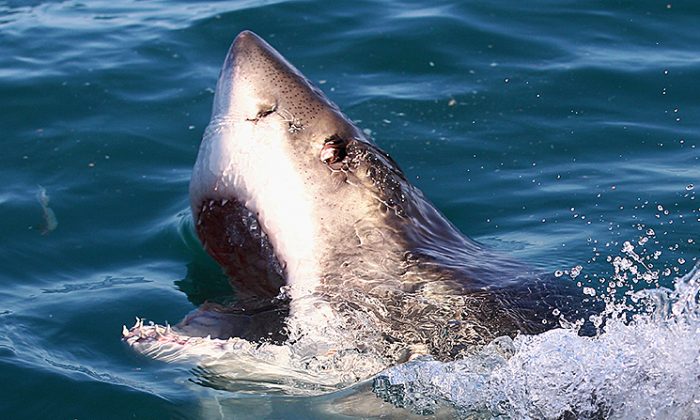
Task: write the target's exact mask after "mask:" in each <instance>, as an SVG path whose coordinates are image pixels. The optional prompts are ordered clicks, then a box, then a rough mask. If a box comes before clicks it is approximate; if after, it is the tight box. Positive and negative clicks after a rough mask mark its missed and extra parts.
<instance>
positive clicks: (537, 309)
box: [123, 31, 591, 366]
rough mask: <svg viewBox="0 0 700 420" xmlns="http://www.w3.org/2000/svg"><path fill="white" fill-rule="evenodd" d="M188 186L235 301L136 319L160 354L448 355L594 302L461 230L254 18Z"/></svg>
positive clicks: (236, 44) (399, 358)
mask: <svg viewBox="0 0 700 420" xmlns="http://www.w3.org/2000/svg"><path fill="white" fill-rule="evenodd" d="M189 197H190V205H191V210H192V221H193V226H194V228H195V230H196V234H197V236H198V238H199V239H200V241H201V244H202V246H203V248H204V249H205V250H206V251H207V253H208V254H209V255H211V257H212V258H213V259H214V260H215V261H216V262H217V263H218V264H219V265H221V267H222V269H223V271H224V272H225V273H226V275H227V277H228V279H229V282H230V284H231V287H232V289H233V290H235V292H236V294H237V300H236V302H233V303H230V304H218V303H213V302H207V303H205V304H203V305H202V306H201V307H199V308H198V309H196V310H194V311H193V312H192V313H190V314H189V315H187V316H186V317H185V318H184V319H183V320H182V321H181V322H180V323H179V324H177V325H174V326H172V327H171V326H159V325H155V324H146V323H144V322H143V321H141V320H137V323H136V325H135V326H134V327H133V328H131V329H127V328H126V327H125V328H124V331H123V335H124V340H125V341H126V342H127V343H129V344H130V345H131V346H132V347H134V348H135V349H136V350H138V351H140V352H142V353H145V354H149V355H151V356H153V357H156V358H163V359H167V360H172V359H176V358H177V357H176V356H174V355H175V354H177V355H182V354H187V353H188V352H190V353H192V352H193V351H192V350H191V349H194V348H198V349H200V350H197V351H206V352H209V353H216V352H217V351H222V349H223V348H225V347H226V344H225V343H231V342H232V341H235V340H246V341H248V342H257V343H272V344H275V345H282V344H285V343H286V344H295V343H296V344H298V343H306V345H305V347H304V348H305V349H307V350H306V351H309V352H312V353H314V354H317V355H332V354H336V353H338V352H340V351H348V350H349V349H351V350H352V351H353V352H355V353H357V354H373V355H377V357H379V358H381V360H383V365H384V366H388V365H391V364H392V363H400V362H403V361H406V360H410V359H411V358H413V357H416V356H420V355H430V356H432V357H435V358H437V359H440V360H449V359H454V358H456V357H459V355H460V354H465V352H469V351H470V349H473V348H474V347H475V346H479V345H484V344H486V343H489V342H490V341H492V340H494V339H495V338H497V337H501V336H511V337H512V336H515V335H517V334H538V333H542V332H544V331H547V330H549V329H552V328H556V327H558V326H560V324H561V322H562V320H564V319H566V320H569V321H571V320H578V319H582V320H584V321H585V320H586V319H587V317H588V316H589V315H590V311H589V310H588V308H590V307H591V304H589V303H588V297H587V296H583V294H582V293H581V291H580V290H579V289H578V288H577V287H576V286H575V285H573V284H572V282H570V281H565V280H564V279H562V278H556V277H555V276H552V275H549V274H544V273H539V272H537V271H536V270H533V269H532V268H530V267H528V266H527V265H526V264H524V263H522V262H519V261H515V260H514V259H512V258H510V257H509V256H507V255H504V253H502V252H499V251H497V250H493V249H490V248H489V247H486V246H484V245H482V244H480V243H478V242H476V241H473V240H471V239H469V238H468V237H467V236H466V235H464V234H463V233H462V232H460V230H459V229H458V228H457V227H455V225H453V224H452V223H451V222H450V221H449V220H448V219H447V218H446V217H445V216H444V215H443V214H442V213H441V212H440V211H439V210H438V209H437V208H436V207H435V206H434V205H433V204H432V203H431V202H430V201H429V200H428V199H427V198H426V196H425V195H424V194H423V193H422V192H421V191H420V190H419V189H418V188H417V187H415V186H414V185H412V184H411V183H410V182H409V180H408V179H407V177H406V175H405V174H404V173H403V172H402V170H401V169H400V168H399V165H398V164H397V163H396V162H395V161H394V160H393V159H392V158H391V157H390V156H389V154H387V153H386V152H385V151H383V150H382V149H381V148H380V147H379V146H378V145H377V144H375V142H374V141H373V140H372V139H370V138H369V137H368V135H366V134H365V133H364V132H363V131H362V130H361V129H360V128H358V127H357V126H356V125H355V124H354V123H353V121H352V120H351V119H349V118H348V117H347V116H345V115H344V114H343V112H342V111H341V110H340V109H339V107H338V106H337V105H336V104H334V103H333V102H332V101H331V100H330V99H329V98H328V97H327V96H326V95H325V94H324V93H323V92H322V91H321V90H320V89H319V88H318V87H316V86H315V85H314V84H313V83H312V82H311V81H309V79H307V78H306V77H305V76H304V75H303V74H302V73H301V72H300V71H299V70H298V69H297V68H296V67H294V66H293V65H292V64H291V63H290V62H289V61H287V60H286V59H285V58H284V57H283V56H282V55H281V54H280V53H279V52H278V51H276V50H275V49H274V48H273V47H272V46H271V45H270V44H268V43H267V42H266V41H264V40H263V39H262V38H261V37H259V36H258V35H256V34H255V33H253V32H251V31H243V32H241V33H240V34H238V35H237V36H236V38H235V40H234V41H233V43H232V44H231V47H230V49H229V50H228V53H227V55H226V58H225V61H224V64H223V67H222V69H221V72H220V75H219V78H218V83H217V87H216V91H215V95H214V100H213V109H212V116H211V120H210V122H209V125H208V126H207V128H206V130H205V132H204V135H203V139H202V142H201V145H200V148H199V152H198V156H197V160H196V163H195V165H194V169H193V171H192V177H191V182H190V186H189ZM212 343H215V344H216V345H211V344H212ZM195 344H196V345H195ZM202 348H206V350H201V349H202ZM178 357H179V356H178Z"/></svg>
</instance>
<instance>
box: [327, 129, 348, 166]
mask: <svg viewBox="0 0 700 420" xmlns="http://www.w3.org/2000/svg"><path fill="white" fill-rule="evenodd" d="M347 143H348V142H347V141H346V140H344V139H343V138H341V137H340V136H338V135H337V134H334V135H332V136H330V137H328V138H327V139H326V141H325V142H324V143H323V147H322V148H321V161H322V162H324V163H326V164H327V165H333V164H334V163H337V162H340V161H342V160H343V159H345V156H346V155H347V151H346V150H345V146H347ZM331 167H333V166H331Z"/></svg>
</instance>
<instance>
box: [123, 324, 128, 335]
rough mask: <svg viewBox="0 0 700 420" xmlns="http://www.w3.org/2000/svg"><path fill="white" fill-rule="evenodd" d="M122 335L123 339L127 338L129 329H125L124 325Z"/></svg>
mask: <svg viewBox="0 0 700 420" xmlns="http://www.w3.org/2000/svg"><path fill="white" fill-rule="evenodd" d="M122 335H123V336H124V337H128V336H129V329H128V328H126V325H122Z"/></svg>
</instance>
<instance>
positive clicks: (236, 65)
mask: <svg viewBox="0 0 700 420" xmlns="http://www.w3.org/2000/svg"><path fill="white" fill-rule="evenodd" d="M190 198H191V205H192V211H193V215H194V218H195V220H197V226H198V232H199V236H200V239H202V241H203V242H204V243H205V247H206V248H207V249H208V250H209V252H210V253H212V254H213V255H214V256H215V258H217V260H219V262H220V263H222V264H223V265H224V266H225V267H226V266H227V265H232V264H231V262H230V261H223V260H226V259H227V258H228V259H229V260H231V258H230V255H232V254H239V256H238V257H237V258H236V262H237V263H238V265H243V263H245V265H246V266H247V267H248V268H246V269H247V270H250V267H251V266H260V267H263V269H264V270H267V271H266V272H265V273H264V275H262V276H261V275H260V273H249V274H248V278H246V279H242V280H241V281H239V282H238V283H239V285H241V286H242V287H243V288H244V289H245V288H248V289H255V290H256V292H258V293H259V292H260V291H261V289H266V290H268V291H269V292H270V293H272V292H273V290H274V289H275V288H278V287H279V285H280V284H287V285H289V286H290V288H291V290H292V297H294V295H295V294H296V295H303V294H305V293H308V292H313V290H314V289H315V287H316V286H317V285H318V284H319V282H321V281H323V279H324V278H327V277H328V274H329V273H330V272H338V271H341V270H344V269H346V268H347V267H348V265H350V264H355V263H359V261H358V258H360V257H358V256H357V254H358V253H359V250H360V249H361V250H362V253H363V258H364V259H365V260H366V259H370V260H371V259H372V258H371V254H372V252H371V251H372V247H381V250H377V252H381V254H382V258H388V257H387V255H391V253H392V252H398V253H400V252H403V251H405V250H406V248H407V247H406V242H407V241H409V239H410V238H409V237H410V236H411V235H412V233H411V232H410V231H411V230H415V225H416V224H413V223H411V221H409V220H407V213H408V212H409V211H410V210H415V209H416V208H420V207H423V208H429V209H430V210H432V207H430V206H420V205H417V203H418V204H420V203H419V202H421V201H422V195H421V194H420V193H419V192H418V191H417V190H415V188H414V187H412V186H411V185H410V184H409V183H408V182H406V180H405V178H404V175H403V174H402V172H401V171H400V169H399V168H398V166H397V165H396V164H395V163H394V161H393V160H392V159H391V158H389V157H388V155H386V154H385V153H384V152H382V151H381V150H379V149H378V148H377V147H376V146H375V145H374V144H373V143H372V142H371V141H370V140H369V139H368V138H367V137H366V136H365V135H364V134H363V132H362V131H361V130H360V129H358V128H357V127H356V126H355V125H354V124H353V123H352V122H351V121H350V120H349V119H348V118H347V117H346V116H345V115H343V113H342V112H341V111H340V110H339V109H338V107H337V106H336V105H335V104H334V103H333V102H331V101H330V100H329V99H328V98H327V97H326V96H325V95H324V94H323V93H322V92H321V91H320V90H319V89H318V88H316V87H315V86H314V85H313V84H312V83H311V82H310V81H309V80H308V79H306V78H305V77H304V76H303V75H302V74H301V73H300V72H299V71H298V70H297V69H296V68H295V67H294V66H293V65H292V64H290V63H289V62H288V61H287V60H285V59H284V58H283V57H282V56H281V55H280V54H279V53H278V52H277V51H275V49H274V48H272V47H271V46H270V45H269V44H268V43H266V42H265V41H264V40H263V39H261V38H260V37H258V36H257V35H255V34H254V33H252V32H249V31H244V32H241V33H240V34H239V35H238V36H237V37H236V39H235V41H234V42H233V44H232V45H231V48H230V49H229V51H228V54H227V56H226V60H225V63H224V66H223V69H222V71H221V74H220V76H219V81H218V84H217V88H216V94H215V98H214V107H213V111H212V118H211V122H210V124H209V126H208V128H207V130H206V132H205V134H204V138H203V140H202V143H201V146H200V150H199V155H198V158H197V162H196V164H195V167H194V172H193V175H192V180H191V184H190ZM222 206H229V207H235V208H229V209H227V210H222ZM221 212H224V213H226V214H228V215H230V214H231V213H235V214H236V216H234V218H235V219H237V220H239V219H240V220H247V221H245V222H241V223H238V222H236V221H232V220H230V217H229V221H228V222H227V223H226V224H225V225H221V226H218V225H217V224H216V222H215V220H221V219H222V217H220V215H219V213H221ZM412 213H414V214H413V215H412V216H413V217H416V216H420V215H416V214H415V213H421V211H418V212H415V211H413V212H412ZM212 214H216V216H215V217H214V216H211V215H212ZM434 219H435V220H440V221H442V220H443V219H442V218H440V217H437V218H434ZM237 224H239V225H240V228H234V229H233V230H234V231H235V232H234V234H231V233H226V231H227V230H228V231H231V230H232V226H235V225H237ZM251 226H252V229H251ZM251 232H253V233H252V234H251ZM256 232H257V233H256ZM414 233H415V232H413V234H414ZM221 235H224V236H226V237H222V236H221ZM251 235H252V236H255V237H254V238H253V237H251ZM256 235H257V236H256ZM413 236H415V235H413ZM251 242H252V243H254V246H247V247H246V246H245V245H244V246H241V244H242V243H251ZM234 248H235V249H234ZM246 248H247V249H246ZM251 248H254V249H251ZM243 253H245V254H246V255H242V254H243ZM217 255H218V257H217ZM251 255H254V256H255V257H254V258H253V259H255V260H258V261H257V262H256V263H254V264H251V261H250V259H251V257H250V256H251ZM353 258H354V260H353ZM242 260H245V261H242ZM369 262H370V261H364V263H369ZM269 267H273V268H274V269H270V268H269ZM236 270H238V268H237V267H236V268H232V269H231V270H228V271H229V274H232V273H231V272H232V271H236ZM270 271H273V273H271V272H270ZM239 276H240V273H239ZM261 278H264V279H265V280H260V279H261ZM270 279H271V280H270ZM266 282H267V283H266Z"/></svg>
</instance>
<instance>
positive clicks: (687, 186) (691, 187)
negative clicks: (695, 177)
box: [685, 184, 695, 191]
mask: <svg viewBox="0 0 700 420" xmlns="http://www.w3.org/2000/svg"><path fill="white" fill-rule="evenodd" d="M693 188H695V185H693V184H688V185H686V186H685V189H686V190H688V191H690V190H692V189H693Z"/></svg>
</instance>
